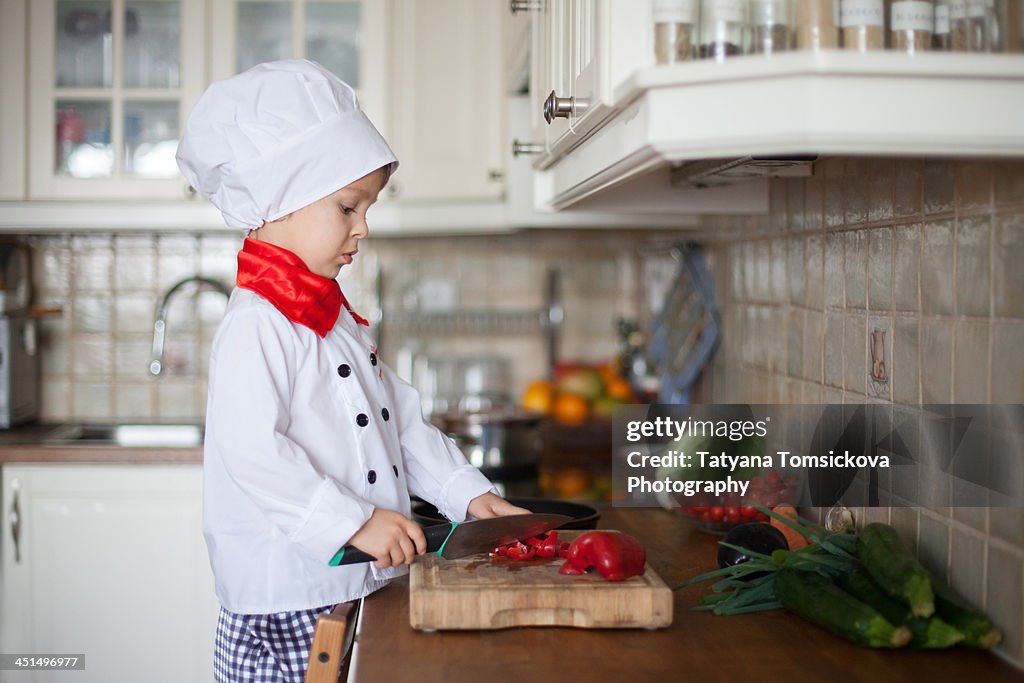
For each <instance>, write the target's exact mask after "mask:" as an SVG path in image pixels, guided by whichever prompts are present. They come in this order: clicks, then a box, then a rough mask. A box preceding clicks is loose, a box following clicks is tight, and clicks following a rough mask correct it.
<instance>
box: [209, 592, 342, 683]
mask: <svg viewBox="0 0 1024 683" xmlns="http://www.w3.org/2000/svg"><path fill="white" fill-rule="evenodd" d="M333 608H334V605H327V606H326V607H318V608H316V609H308V610H301V611H298V612H278V613H276V614H235V613H233V612H229V611H227V610H226V609H224V608H223V607H222V608H221V610H220V618H219V619H218V620H217V642H216V645H215V647H214V653H213V671H214V679H215V680H216V681H217V683H243V682H244V683H302V682H303V679H304V678H305V677H306V666H307V664H308V663H309V648H310V646H311V645H312V643H313V629H314V628H315V627H316V619H317V617H318V616H320V615H321V614H323V613H324V612H328V611H330V610H331V609H333Z"/></svg>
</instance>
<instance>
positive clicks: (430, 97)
mask: <svg viewBox="0 0 1024 683" xmlns="http://www.w3.org/2000/svg"><path fill="white" fill-rule="evenodd" d="M505 11H507V5H506V4H505V3H503V2H495V1H492V0H487V1H481V0H433V1H432V2H423V1H422V0H396V3H395V17H394V36H393V39H392V41H391V44H392V45H393V46H394V80H393V83H392V91H391V112H392V123H393V127H392V130H391V137H390V138H389V141H390V142H391V145H392V147H393V149H394V151H395V154H396V156H397V157H398V160H399V164H400V166H399V169H398V173H397V174H396V176H395V179H394V180H393V181H392V182H391V183H389V184H388V192H389V195H390V196H391V197H392V198H394V199H397V200H398V201H400V202H402V203H406V202H413V203H422V202H431V203H438V202H449V203H451V202H476V201H495V200H500V199H501V198H502V196H503V193H504V191H505V183H504V178H505V157H506V156H507V146H506V144H505V143H504V128H505V98H504V95H503V88H502V81H503V74H502V43H501V36H502V12H505Z"/></svg>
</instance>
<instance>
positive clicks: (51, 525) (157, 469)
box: [0, 463, 218, 683]
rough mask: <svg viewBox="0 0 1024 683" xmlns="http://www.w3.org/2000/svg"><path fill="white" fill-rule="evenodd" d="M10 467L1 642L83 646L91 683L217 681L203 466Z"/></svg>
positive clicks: (9, 647) (79, 650)
mask: <svg viewBox="0 0 1024 683" xmlns="http://www.w3.org/2000/svg"><path fill="white" fill-rule="evenodd" d="M2 476H3V496H2V498H3V500H2V505H3V510H4V521H5V523H4V527H3V535H2V545H0V556H2V571H3V573H2V575H0V576H2V578H0V581H2V593H3V611H2V624H0V628H2V631H0V651H2V652H8V653H17V652H24V653H63V654H84V655H85V670H84V671H80V672H76V673H75V674H74V680H76V681H82V682H83V683H84V682H86V681H89V682H92V681H95V682H96V683H106V682H108V681H136V680H138V681H141V680H145V681H152V682H156V681H167V682H168V683H172V682H173V683H178V682H180V681H202V680H209V679H210V676H211V673H210V672H211V671H212V670H213V668H212V667H213V638H214V630H215V626H216V619H217V613H218V606H217V600H216V597H215V595H214V590H213V575H212V572H211V570H210V566H209V562H208V560H207V554H206V548H205V545H204V543H203V536H202V530H201V518H200V515H201V504H202V466H201V465H199V464H189V465H169V464H128V465H124V464H49V463H48V464H16V465H10V464H9V465H5V466H4V467H3V469H2ZM3 673H4V675H3V680H5V681H8V680H9V681H12V682H14V681H38V682H42V681H51V680H53V681H56V680H62V681H63V680H70V678H69V675H68V674H63V675H62V674H59V673H54V672H35V673H28V672H20V673H14V672H10V671H5V672H3Z"/></svg>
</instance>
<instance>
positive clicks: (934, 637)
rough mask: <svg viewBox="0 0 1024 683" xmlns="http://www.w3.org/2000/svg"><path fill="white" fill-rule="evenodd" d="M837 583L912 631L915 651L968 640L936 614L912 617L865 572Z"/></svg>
mask: <svg viewBox="0 0 1024 683" xmlns="http://www.w3.org/2000/svg"><path fill="white" fill-rule="evenodd" d="M836 583H838V584H839V587H840V588H842V589H843V590H845V591H846V592H847V593H849V594H850V595H852V596H853V597H855V598H857V599H858V600H860V601H861V602H864V603H866V604H868V605H870V606H871V607H874V608H875V609H876V610H878V613H879V614H881V615H882V616H883V617H885V618H886V619H887V620H889V621H890V622H891V623H893V624H897V625H899V624H902V625H904V626H906V627H907V628H909V629H910V633H911V637H910V642H909V643H908V644H907V645H908V646H909V647H911V648H914V649H928V650H930V649H938V648H944V647H951V646H953V645H956V644H957V643H959V642H960V641H961V640H963V639H964V634H963V633H961V632H960V631H959V630H958V629H956V628H954V627H953V626H951V625H949V624H947V623H946V622H945V621H943V620H942V619H940V618H939V617H937V616H935V615H934V614H933V615H932V616H930V617H915V616H912V615H911V614H910V608H909V607H908V606H907V605H906V604H905V603H902V602H900V601H899V600H896V599H895V598H892V597H890V596H889V595H888V594H887V593H886V592H885V591H883V590H882V588H881V586H879V585H878V584H877V583H875V581H874V579H872V578H871V577H870V576H869V575H868V573H867V572H866V571H864V569H863V568H859V567H858V568H857V569H854V570H853V571H851V572H847V573H846V574H842V575H840V576H839V577H838V578H837V579H836Z"/></svg>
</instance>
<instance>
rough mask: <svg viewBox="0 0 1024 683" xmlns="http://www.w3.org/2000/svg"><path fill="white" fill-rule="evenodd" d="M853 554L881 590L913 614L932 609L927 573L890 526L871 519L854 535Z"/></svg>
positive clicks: (925, 613) (928, 614)
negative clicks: (904, 605)
mask: <svg viewBox="0 0 1024 683" xmlns="http://www.w3.org/2000/svg"><path fill="white" fill-rule="evenodd" d="M857 556H858V557H859V558H860V561H861V563H862V564H863V565H864V569H866V570H867V572H868V574H870V575H871V578H872V579H874V580H875V582H877V583H878V585H879V586H881V587H882V590H884V591H885V592H886V593H888V594H889V595H891V596H892V597H894V598H897V599H899V600H903V601H904V602H906V603H907V604H909V605H910V612H911V614H913V615H914V616H915V617H930V616H931V615H932V614H933V613H934V612H935V596H934V594H933V593H932V580H931V575H930V574H928V570H927V569H925V568H924V567H923V566H921V563H920V562H918V561H917V558H916V557H914V556H913V555H911V554H910V551H908V550H907V549H906V548H905V547H904V545H903V543H902V542H901V541H900V537H899V535H898V534H897V533H896V530H895V529H893V528H892V527H891V526H889V525H888V524H881V523H878V522H875V523H874V524H868V525H867V526H866V527H864V530H863V531H861V532H860V536H858V537H857Z"/></svg>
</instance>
